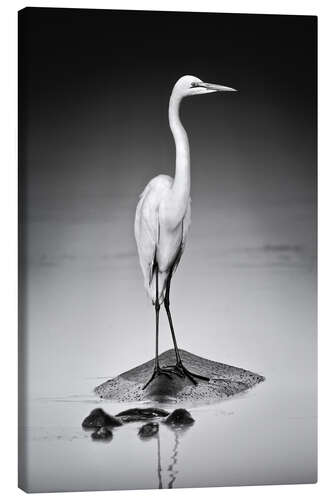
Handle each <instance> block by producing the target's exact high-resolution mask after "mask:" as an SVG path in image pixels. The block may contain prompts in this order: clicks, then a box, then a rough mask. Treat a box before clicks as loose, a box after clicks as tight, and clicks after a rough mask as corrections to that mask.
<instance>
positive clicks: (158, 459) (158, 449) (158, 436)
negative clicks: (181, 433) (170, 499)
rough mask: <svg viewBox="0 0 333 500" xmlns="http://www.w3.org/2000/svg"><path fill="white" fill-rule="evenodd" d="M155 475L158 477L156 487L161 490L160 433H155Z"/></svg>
mask: <svg viewBox="0 0 333 500" xmlns="http://www.w3.org/2000/svg"><path fill="white" fill-rule="evenodd" d="M157 477H158V489H159V490H161V489H162V488H163V483H162V466H161V442H160V433H159V432H158V433H157Z"/></svg>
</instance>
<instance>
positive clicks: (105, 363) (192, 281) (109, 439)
mask: <svg viewBox="0 0 333 500" xmlns="http://www.w3.org/2000/svg"><path fill="white" fill-rule="evenodd" d="M18 62H19V65H18V91H19V92H18V94H19V102H18V120H19V123H18V129H19V136H18V156H19V209H18V210H19V472H18V476H19V478H18V479H19V487H20V488H21V489H23V490H24V491H26V492H31V493H47V492H69V491H97V490H140V489H172V488H205V487H220V486H221V487H222V486H252V485H278V484H304V483H307V484H308V483H315V482H317V18H316V17H315V16H310V15H273V14H269V15H268V14H260V13H258V14H236V13H235V14H230V13H202V12H167V11H130V10H101V9H72V8H66V9H65V8H42V7H41V8H34V7H28V8H24V9H22V10H20V11H19V12H18Z"/></svg>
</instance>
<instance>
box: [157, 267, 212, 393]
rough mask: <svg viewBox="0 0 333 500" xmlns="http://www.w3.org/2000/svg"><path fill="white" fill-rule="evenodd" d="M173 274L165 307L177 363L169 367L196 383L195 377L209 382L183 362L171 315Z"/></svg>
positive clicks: (169, 279)
mask: <svg viewBox="0 0 333 500" xmlns="http://www.w3.org/2000/svg"><path fill="white" fill-rule="evenodd" d="M171 275H172V272H170V275H169V277H168V280H167V285H166V291H165V298H164V307H165V310H166V313H167V316H168V320H169V326H170V331H171V336H172V341H173V346H174V350H175V355H176V365H175V366H172V367H168V368H171V371H173V372H174V373H176V374H177V375H181V376H183V377H185V376H187V377H188V378H189V379H190V380H191V382H192V383H193V384H194V385H197V384H198V382H197V381H196V380H195V378H199V379H200V380H206V381H207V382H208V381H209V378H208V377H204V376H203V375H198V374H197V373H193V372H191V371H190V370H188V369H187V368H186V367H185V366H184V365H183V362H182V359H181V356H180V352H179V349H178V345H177V340H176V335H175V330H174V327H173V322H172V317H171V312H170V284H171Z"/></svg>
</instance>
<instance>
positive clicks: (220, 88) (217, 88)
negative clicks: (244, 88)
mask: <svg viewBox="0 0 333 500" xmlns="http://www.w3.org/2000/svg"><path fill="white" fill-rule="evenodd" d="M192 87H202V88H204V89H206V92H237V90H236V89H233V88H232V87H225V86H224V85H218V84H216V83H205V82H194V83H192Z"/></svg>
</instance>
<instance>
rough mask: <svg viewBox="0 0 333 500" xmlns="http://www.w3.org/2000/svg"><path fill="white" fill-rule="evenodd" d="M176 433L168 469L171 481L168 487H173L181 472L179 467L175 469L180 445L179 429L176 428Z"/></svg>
mask: <svg viewBox="0 0 333 500" xmlns="http://www.w3.org/2000/svg"><path fill="white" fill-rule="evenodd" d="M174 435H175V444H174V446H173V449H172V455H171V462H170V465H169V467H168V471H169V472H170V474H169V477H170V481H169V483H168V488H173V484H174V482H175V481H176V477H177V474H178V472H179V471H178V470H177V469H175V466H176V464H177V456H178V447H179V431H178V430H175V431H174Z"/></svg>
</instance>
